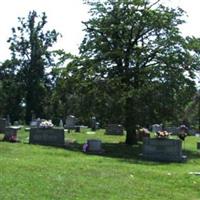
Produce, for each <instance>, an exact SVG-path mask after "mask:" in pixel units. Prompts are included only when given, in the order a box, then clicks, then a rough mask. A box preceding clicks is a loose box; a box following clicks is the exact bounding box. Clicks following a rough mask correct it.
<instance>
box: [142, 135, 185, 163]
mask: <svg viewBox="0 0 200 200" xmlns="http://www.w3.org/2000/svg"><path fill="white" fill-rule="evenodd" d="M142 147H143V149H142V154H143V158H144V159H146V160H152V161H164V162H182V161H185V160H186V156H183V155H182V141H181V140H177V139H166V138H165V139H158V138H151V139H150V138H144V140H143V146H142Z"/></svg>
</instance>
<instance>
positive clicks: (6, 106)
mask: <svg viewBox="0 0 200 200" xmlns="http://www.w3.org/2000/svg"><path fill="white" fill-rule="evenodd" d="M15 64H16V63H14V62H12V61H10V60H6V61H5V62H4V63H2V64H1V65H0V94H1V95H0V116H4V117H7V116H8V115H9V117H10V120H11V122H14V121H16V120H19V119H22V118H23V117H24V116H23V105H22V99H23V93H22V90H20V88H21V83H20V81H19V80H18V77H17V76H16V74H15Z"/></svg>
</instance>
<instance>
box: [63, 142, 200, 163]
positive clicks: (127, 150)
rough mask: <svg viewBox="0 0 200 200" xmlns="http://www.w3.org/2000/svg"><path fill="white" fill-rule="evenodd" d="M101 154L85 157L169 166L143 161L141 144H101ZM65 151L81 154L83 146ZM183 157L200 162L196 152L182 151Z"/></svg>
mask: <svg viewBox="0 0 200 200" xmlns="http://www.w3.org/2000/svg"><path fill="white" fill-rule="evenodd" d="M102 148H103V152H101V153H98V152H97V153H95V152H94V153H91V152H88V153H87V155H91V156H92V155H99V156H103V157H110V158H117V159H119V160H121V161H124V162H130V163H138V164H141V163H143V164H146V165H148V164H149V165H152V164H154V165H156V164H159V165H160V164H170V163H171V162H153V161H147V160H144V159H143V158H142V156H141V152H142V143H138V145H133V146H129V145H126V144H125V143H103V144H102ZM65 149H67V150H69V151H75V152H83V144H80V143H77V142H74V143H71V144H69V145H67V146H66V147H65ZM183 155H186V156H187V160H188V161H189V160H192V159H199V160H200V152H198V151H190V150H184V151H183Z"/></svg>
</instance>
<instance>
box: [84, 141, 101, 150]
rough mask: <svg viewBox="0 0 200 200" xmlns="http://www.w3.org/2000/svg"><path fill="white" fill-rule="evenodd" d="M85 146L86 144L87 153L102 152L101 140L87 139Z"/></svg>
mask: <svg viewBox="0 0 200 200" xmlns="http://www.w3.org/2000/svg"><path fill="white" fill-rule="evenodd" d="M87 144H88V149H87V151H89V152H100V151H102V147H101V146H102V145H101V140H97V139H89V140H87Z"/></svg>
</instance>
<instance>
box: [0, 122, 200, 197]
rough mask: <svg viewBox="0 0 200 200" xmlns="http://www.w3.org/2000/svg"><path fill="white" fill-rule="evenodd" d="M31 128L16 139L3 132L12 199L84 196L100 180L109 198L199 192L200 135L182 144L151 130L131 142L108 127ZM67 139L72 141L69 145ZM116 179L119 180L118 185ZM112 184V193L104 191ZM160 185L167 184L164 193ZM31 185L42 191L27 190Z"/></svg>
mask: <svg viewBox="0 0 200 200" xmlns="http://www.w3.org/2000/svg"><path fill="white" fill-rule="evenodd" d="M26 128H27V126H24V127H23V128H21V129H19V130H17V138H18V140H19V142H17V143H15V144H13V143H11V142H9V141H3V137H4V134H5V133H4V134H2V132H1V133H0V140H2V141H0V153H1V154H0V159H1V171H0V175H1V182H0V183H2V184H5V183H6V184H9V185H10V187H11V188H12V187H14V188H15V190H14V191H15V193H13V192H12V191H10V192H9V193H7V194H6V195H7V197H8V199H10V198H12V196H13V195H16V194H17V195H18V197H20V195H26V197H28V198H30V199H31V198H32V199H37V198H38V199H39V198H41V197H43V198H45V199H54V198H56V197H59V198H60V199H65V196H68V197H69V198H68V199H73V198H74V195H75V196H79V197H80V199H85V198H86V197H87V195H88V193H89V194H90V193H93V192H92V191H96V190H97V188H99V185H101V191H99V193H98V194H97V195H96V197H95V198H96V199H102V195H103V196H104V198H108V199H109V198H110V197H111V196H110V194H111V193H112V197H113V195H114V197H115V199H122V198H125V199H131V197H132V195H136V197H137V199H140V198H143V199H148V196H149V195H151V197H152V198H153V199H157V196H158V195H159V199H166V197H169V191H170V192H172V193H173V195H172V197H174V199H180V200H181V199H186V197H187V194H188V192H190V193H191V195H192V198H194V199H195V198H197V197H198V195H199V189H198V185H199V184H200V179H199V176H198V172H199V166H200V149H199V144H200V137H199V136H188V137H186V138H185V141H184V142H185V146H183V144H182V140H181V139H179V137H178V136H175V135H171V136H169V137H167V138H157V136H156V135H155V133H154V132H151V131H149V133H150V136H148V137H144V138H143V141H138V145H133V146H127V145H125V144H124V139H125V135H124V134H123V135H121V134H119V135H108V134H105V129H98V130H97V131H96V132H95V134H93V135H88V134H86V133H87V131H90V128H85V129H81V132H80V133H79V134H77V133H76V132H75V130H71V131H70V133H69V132H68V130H65V132H64V129H62V128H61V127H47V128H44V127H33V128H30V130H29V131H25V129H26ZM6 129H8V130H10V129H9V128H6ZM55 130H56V131H55ZM14 133H16V130H15V131H14ZM6 134H7V133H6ZM160 135H162V133H160ZM68 141H73V142H71V143H70V144H69V145H66V144H67V142H68ZM156 141H158V142H159V143H157V142H156ZM63 142H64V145H63ZM84 145H86V146H85V149H84ZM184 156H186V157H184ZM19 166H20V167H19ZM16 168H17V171H16ZM30 173H31V174H32V175H31V180H30ZM15 177H17V178H15ZM88 180H89V181H88ZM30 181H31V182H30ZM19 182H20V183H23V184H21V185H20V184H19ZM38 183H40V184H38ZM116 183H120V184H118V186H117V188H118V189H116ZM172 183H173V184H172ZM58 185H59V187H58ZM66 185H67V186H68V187H67V189H66ZM80 185H82V187H79V186H80ZM108 185H109V192H108V193H105V194H103V193H104V192H106V191H107V189H108V188H107V186H108ZM158 185H159V187H164V188H165V189H163V190H162V192H161V191H160V190H158V188H157V187H158ZM1 186H3V185H1ZM69 186H70V187H69ZM154 186H155V187H154ZM149 187H151V190H149V189H148V188H149ZM176 187H179V190H177V189H176ZM133 188H134V190H133ZM26 189H29V190H30V191H37V192H34V193H32V194H31V193H30V192H28V193H27V192H26ZM71 190H73V191H74V195H72V194H71ZM122 190H127V192H125V193H122V192H120V191H122ZM135 190H136V191H137V192H135ZM85 191H87V192H85ZM80 192H81V193H80ZM0 196H1V194H0ZM22 199H23V198H22Z"/></svg>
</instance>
